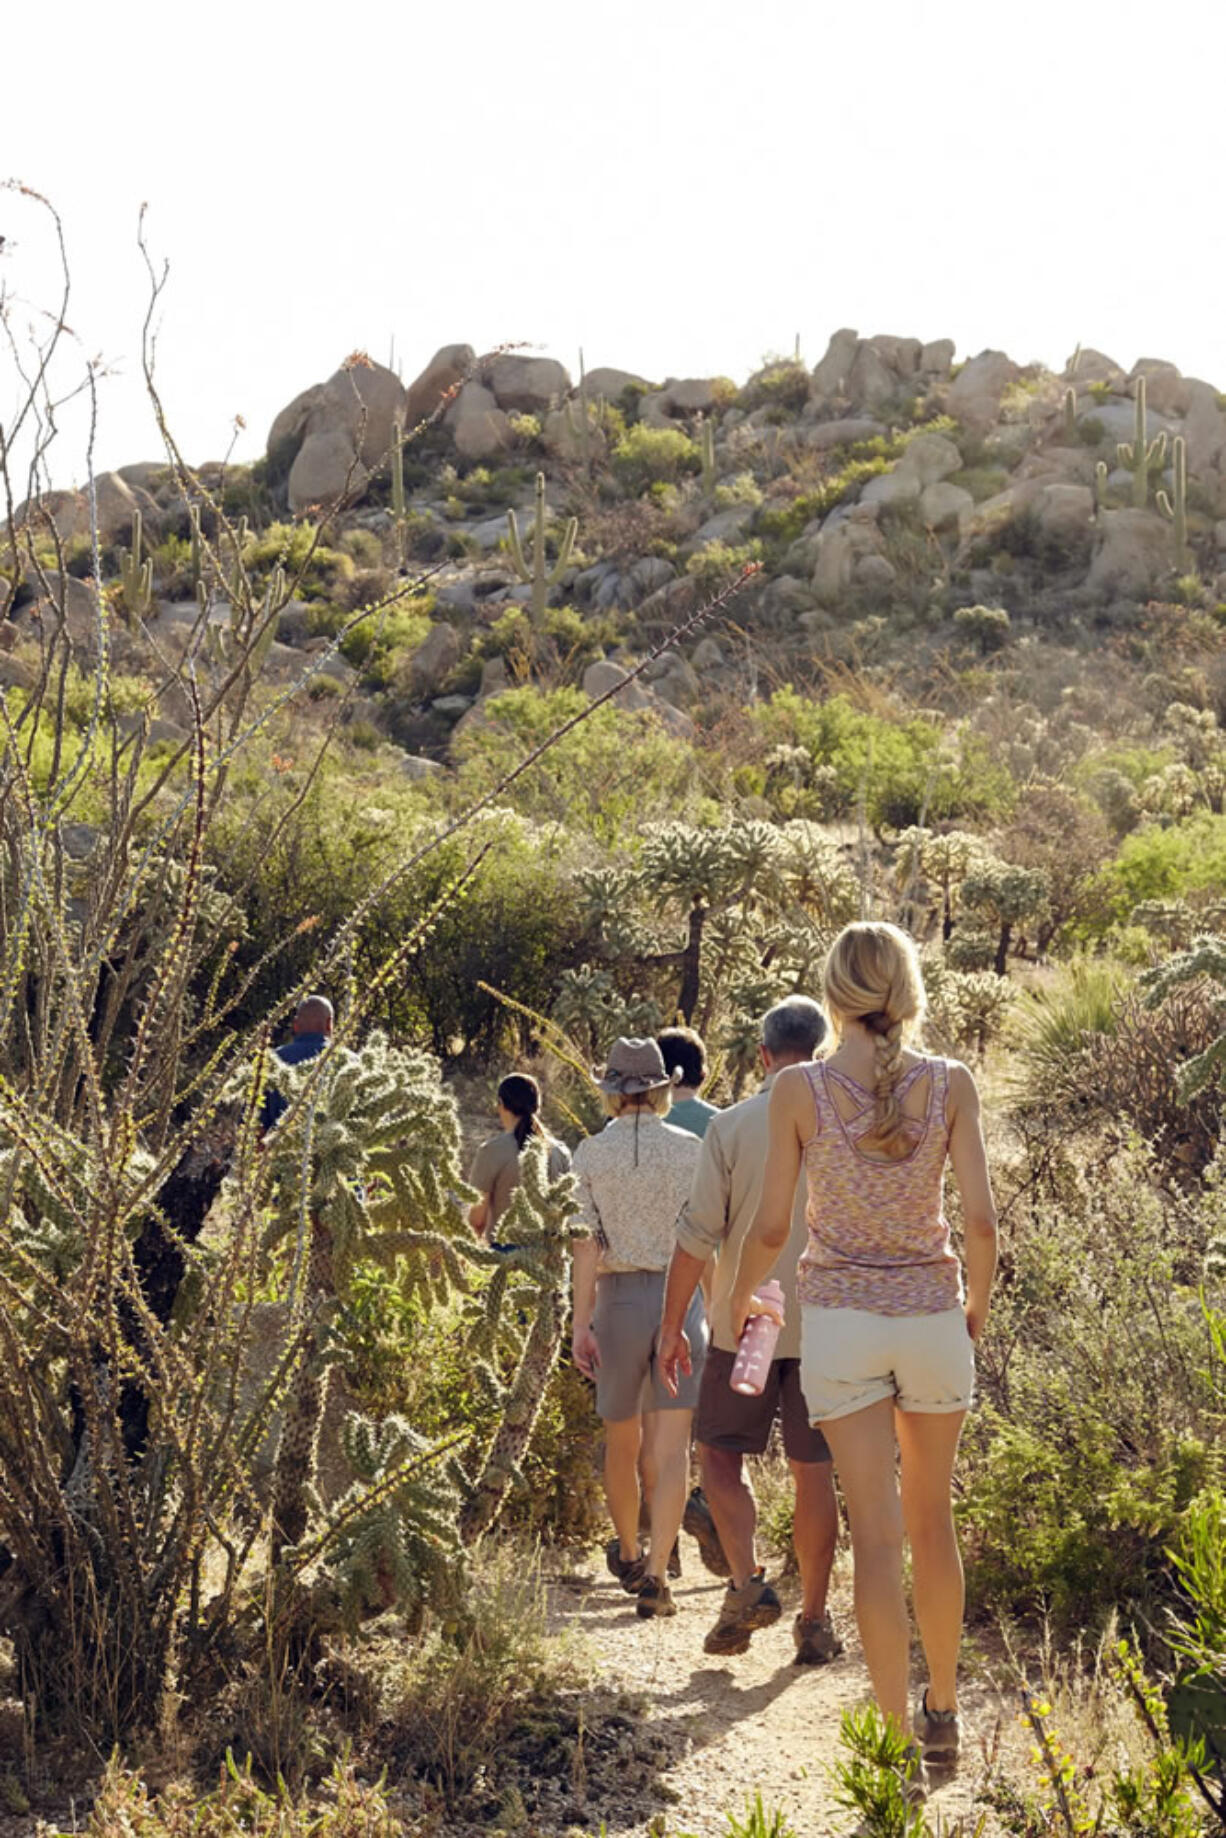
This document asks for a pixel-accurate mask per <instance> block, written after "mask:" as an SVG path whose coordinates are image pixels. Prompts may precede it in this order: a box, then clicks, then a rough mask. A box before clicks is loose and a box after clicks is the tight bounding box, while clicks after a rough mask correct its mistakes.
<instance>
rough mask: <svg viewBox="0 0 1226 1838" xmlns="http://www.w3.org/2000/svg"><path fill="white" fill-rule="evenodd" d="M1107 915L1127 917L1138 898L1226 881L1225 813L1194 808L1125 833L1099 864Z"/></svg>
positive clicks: (1214, 887)
mask: <svg viewBox="0 0 1226 1838" xmlns="http://www.w3.org/2000/svg"><path fill="white" fill-rule="evenodd" d="M1101 884H1102V887H1103V891H1104V893H1105V896H1106V900H1107V908H1108V915H1109V918H1110V919H1111V920H1115V921H1116V922H1118V923H1120V924H1124V923H1126V922H1127V921H1128V920H1129V918H1130V917H1131V915H1132V912H1133V909H1134V907H1136V906H1139V905H1140V903H1141V902H1142V901H1143V900H1175V899H1181V898H1185V897H1186V896H1187V895H1189V894H1196V893H1202V892H1213V891H1218V892H1220V890H1221V889H1222V887H1224V886H1226V815H1223V814H1221V813H1219V812H1214V811H1197V812H1196V813H1195V814H1194V815H1193V816H1191V817H1188V818H1185V820H1184V821H1183V822H1182V823H1176V824H1172V825H1171V826H1170V827H1169V828H1160V827H1159V826H1158V825H1157V824H1146V825H1145V826H1144V827H1143V828H1141V829H1139V830H1134V831H1133V833H1132V835H1130V836H1126V837H1125V838H1124V840H1123V842H1122V844H1121V845H1120V851H1119V854H1118V855H1117V856H1116V858H1115V860H1114V861H1113V862H1112V863H1111V865H1110V867H1108V868H1106V869H1104V871H1103V875H1102V882H1101Z"/></svg>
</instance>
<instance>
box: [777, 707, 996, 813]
mask: <svg viewBox="0 0 1226 1838" xmlns="http://www.w3.org/2000/svg"><path fill="white" fill-rule="evenodd" d="M753 721H754V724H755V726H757V728H758V730H759V732H760V733H761V735H762V738H763V740H764V741H765V743H766V745H767V747H768V748H773V747H777V746H779V745H780V744H781V743H782V744H786V745H791V746H799V747H803V748H804V749H805V751H806V752H807V753H808V754H809V756H810V759H811V761H812V762H813V766H814V768H815V769H820V768H827V767H828V768H830V770H831V771H832V772H833V774H834V779H833V783H832V786H831V790H832V791H833V793H834V795H835V808H834V809H833V810H832V811H831V814H832V815H834V814H839V815H845V814H848V813H850V812H851V811H853V810H854V809H855V808H856V805H857V802H858V800H859V797H860V792H861V788H862V787H863V790H864V795H865V801H866V805H867V812H868V817H869V820H870V822H872V823H874V824H888V825H889V826H890V827H891V828H894V829H905V828H906V827H907V825H908V824H913V823H917V822H918V821H919V818H920V814H921V812H926V813H927V820H928V822H929V823H931V822H933V821H934V820H936V821H950V820H952V819H954V818H956V817H960V816H988V815H998V814H1001V813H1003V812H1005V811H1007V810H1008V809H1009V808H1010V806H1011V804H1012V801H1013V785H1012V780H1011V778H1010V776H1009V771H1008V768H1007V766H1005V764H1004V763H1003V761H1001V759H1000V758H999V756H998V755H995V754H994V753H993V751H992V749H991V748H990V746H989V744H988V743H987V741H985V740H984V739H983V737H982V736H979V735H976V734H973V733H971V732H970V731H969V730H968V729H962V730H960V731H959V733H958V736H957V747H956V751H951V750H950V749H949V748H948V747H947V745H946V742H947V736H946V735H945V733H944V731H943V730H942V729H941V728H940V727H939V726H938V725H937V724H936V723H935V722H933V721H930V720H928V719H926V718H925V717H923V716H920V715H914V714H903V713H900V714H899V716H898V718H897V719H895V720H890V719H887V718H886V717H885V716H883V715H878V714H869V713H867V712H866V711H865V710H863V709H860V708H857V707H856V706H855V704H854V703H853V702H852V701H851V700H850V699H849V698H848V697H846V696H831V697H830V698H829V699H828V700H827V701H825V702H819V701H815V700H811V699H809V698H807V697H804V696H801V695H800V694H799V693H798V692H797V691H796V690H795V689H792V688H790V687H789V688H787V689H781V690H777V691H776V692H775V694H774V695H773V696H772V697H771V699H770V701H769V702H767V703H764V704H763V705H762V706H761V707H759V708H757V709H755V710H754V711H753Z"/></svg>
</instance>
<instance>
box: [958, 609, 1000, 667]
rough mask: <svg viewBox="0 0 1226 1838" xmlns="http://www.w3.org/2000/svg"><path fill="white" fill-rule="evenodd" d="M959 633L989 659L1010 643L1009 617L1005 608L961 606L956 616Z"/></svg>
mask: <svg viewBox="0 0 1226 1838" xmlns="http://www.w3.org/2000/svg"><path fill="white" fill-rule="evenodd" d="M954 624H955V625H956V626H957V628H958V630H959V632H961V633H962V634H963V635H964V636H965V637H967V638H969V639H971V640H972V641H973V642H974V643H975V644H977V645H978V646H979V651H980V655H981V656H983V657H987V656H988V655H989V654H990V653H991V652H993V651H1000V650H1002V649H1003V648H1004V646H1005V645H1007V644H1008V642H1009V625H1010V620H1009V615H1008V613H1007V612H1006V611H1005V609H1004V607H1003V606H960V607H959V608H958V610H957V612H956V613H955V614H954Z"/></svg>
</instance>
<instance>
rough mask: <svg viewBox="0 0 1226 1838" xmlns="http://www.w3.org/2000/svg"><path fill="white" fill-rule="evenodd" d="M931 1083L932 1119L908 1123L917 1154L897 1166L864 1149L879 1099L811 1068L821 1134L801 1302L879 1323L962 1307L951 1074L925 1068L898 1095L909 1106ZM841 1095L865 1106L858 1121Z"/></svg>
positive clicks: (909, 1075) (913, 1072)
mask: <svg viewBox="0 0 1226 1838" xmlns="http://www.w3.org/2000/svg"><path fill="white" fill-rule="evenodd" d="M925 1073H928V1074H929V1090H928V1108H927V1111H926V1112H925V1114H924V1115H923V1117H907V1118H905V1126H906V1129H907V1132H908V1134H909V1135H910V1137H911V1138H912V1144H911V1148H910V1150H909V1151H908V1153H907V1154H906V1155H905V1156H903V1157H901V1158H900V1159H899V1160H897V1161H882V1160H872V1159H870V1158H869V1156H868V1155H867V1154H866V1153H865V1151H864V1150H863V1149H862V1148H861V1147H860V1141H861V1138H863V1137H864V1136H865V1135H866V1134H867V1132H868V1131H869V1130H870V1129H871V1128H872V1122H873V1096H872V1093H871V1092H869V1091H866V1090H865V1088H864V1086H863V1085H859V1084H857V1083H856V1081H855V1080H854V1079H850V1078H848V1077H847V1075H846V1074H845V1073H842V1072H838V1071H836V1070H835V1068H834V1067H832V1066H828V1065H827V1064H826V1063H825V1061H823V1060H818V1061H816V1062H815V1063H812V1064H809V1065H806V1067H805V1074H806V1077H807V1078H808V1080H809V1085H810V1088H811V1090H812V1092H813V1102H814V1105H815V1108H816V1111H817V1129H816V1132H815V1134H814V1135H813V1136H812V1137H811V1138H810V1140H809V1141H808V1142H807V1143H806V1144H805V1170H806V1173H807V1175H808V1187H809V1207H808V1225H809V1242H808V1245H807V1246H806V1248H805V1251H804V1253H803V1255H802V1256H801V1260H800V1267H799V1272H798V1279H799V1280H798V1283H797V1291H798V1294H799V1296H800V1300H801V1301H802V1302H808V1303H811V1304H812V1305H813V1306H815V1307H817V1308H862V1309H866V1310H868V1312H869V1313H871V1314H874V1315H936V1314H940V1313H941V1311H942V1310H944V1309H947V1308H953V1307H955V1306H956V1305H957V1304H958V1303H959V1302H960V1301H961V1300H962V1270H961V1266H960V1265H959V1263H958V1259H957V1255H956V1254H955V1252H954V1251H953V1249H952V1247H951V1245H950V1242H949V1225H948V1222H947V1220H946V1218H945V1212H944V1206H943V1194H944V1178H945V1160H946V1156H947V1155H948V1153H949V1125H948V1123H947V1122H946V1120H945V1100H946V1096H947V1093H948V1091H949V1064H948V1062H947V1061H946V1060H943V1059H921V1060H920V1061H919V1063H918V1065H915V1066H912V1067H911V1068H910V1069H909V1071H907V1072H905V1073H904V1074H903V1076H902V1078H901V1079H900V1080H899V1082H898V1085H897V1088H896V1089H897V1094H898V1096H899V1098H900V1099H901V1098H902V1097H904V1096H905V1095H906V1093H907V1091H909V1090H910V1088H911V1086H912V1085H913V1084H914V1083H915V1082H916V1081H917V1080H918V1079H920V1078H922V1077H923V1076H924V1074H925ZM836 1085H837V1086H838V1087H839V1088H840V1089H842V1090H843V1091H845V1092H846V1093H847V1094H848V1095H849V1096H850V1097H851V1098H852V1099H853V1100H854V1101H856V1102H858V1103H859V1105H860V1109H859V1110H858V1111H856V1113H855V1114H854V1116H852V1117H851V1118H850V1119H847V1118H844V1116H843V1113H842V1112H841V1111H840V1110H839V1108H838V1105H837V1104H836V1103H835V1099H834V1092H833V1090H832V1087H834V1086H836Z"/></svg>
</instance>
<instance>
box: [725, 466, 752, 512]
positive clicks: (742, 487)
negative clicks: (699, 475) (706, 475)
mask: <svg viewBox="0 0 1226 1838" xmlns="http://www.w3.org/2000/svg"><path fill="white" fill-rule="evenodd" d="M715 502H716V504H717V505H718V506H719V507H720V509H721V510H728V509H731V507H732V506H733V505H736V504H748V505H749V506H751V508H752V509H754V510H756V509H757V508H758V506H759V505H760V504H761V502H762V487H761V486H760V485H759V484H758V481H757V480H756V479H755V478H754V476H753V473H752V472H738V473H737V475H736V477H735V478H732V479H725V480H724V481H723V483H722V484H720V485H717V486H716V487H715Z"/></svg>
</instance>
